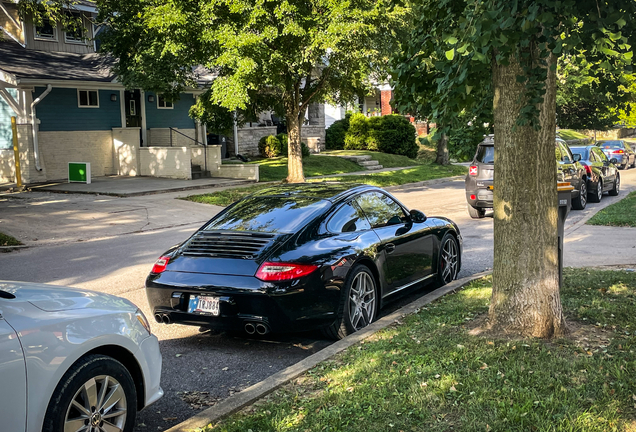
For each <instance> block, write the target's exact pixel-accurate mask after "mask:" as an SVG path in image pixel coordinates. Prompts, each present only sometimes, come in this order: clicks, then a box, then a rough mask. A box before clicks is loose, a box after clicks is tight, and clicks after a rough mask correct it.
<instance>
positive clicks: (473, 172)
mask: <svg viewBox="0 0 636 432" xmlns="http://www.w3.org/2000/svg"><path fill="white" fill-rule="evenodd" d="M478 172H479V168H477V165H472V166H471V167H470V168H468V174H470V175H472V176H476V175H477V173H478Z"/></svg>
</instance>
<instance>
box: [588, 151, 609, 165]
mask: <svg viewBox="0 0 636 432" xmlns="http://www.w3.org/2000/svg"><path fill="white" fill-rule="evenodd" d="M592 151H593V152H594V154H595V155H596V158H597V159H598V160H599V161H601V162H605V161H608V162H609V159H607V156H605V153H603V152H602V151H601V149H600V148H598V147H594V148H593V149H592Z"/></svg>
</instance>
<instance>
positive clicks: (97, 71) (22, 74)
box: [0, 41, 115, 82]
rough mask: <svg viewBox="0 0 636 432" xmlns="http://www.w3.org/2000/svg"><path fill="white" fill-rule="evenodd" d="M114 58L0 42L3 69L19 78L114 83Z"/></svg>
mask: <svg viewBox="0 0 636 432" xmlns="http://www.w3.org/2000/svg"><path fill="white" fill-rule="evenodd" d="M113 63H114V61H113V60H112V58H109V57H106V56H104V55H101V54H75V53H66V52H47V51H38V50H32V49H26V48H23V47H21V46H20V45H19V44H17V43H15V42H12V41H4V42H2V41H0V70H1V71H3V72H6V73H9V74H11V75H14V76H15V77H16V78H17V79H18V80H20V81H22V80H38V81H40V80H41V81H47V80H79V81H95V82H112V81H113V80H114V79H115V74H114V73H113V72H112V66H113Z"/></svg>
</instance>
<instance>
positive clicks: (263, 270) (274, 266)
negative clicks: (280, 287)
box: [256, 262, 318, 282]
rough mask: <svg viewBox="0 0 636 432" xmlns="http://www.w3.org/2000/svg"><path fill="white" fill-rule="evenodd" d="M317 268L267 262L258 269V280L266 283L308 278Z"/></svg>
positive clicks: (305, 265) (308, 265)
mask: <svg viewBox="0 0 636 432" xmlns="http://www.w3.org/2000/svg"><path fill="white" fill-rule="evenodd" d="M317 268H318V266H316V265H312V264H294V263H280V262H265V263H263V264H261V266H260V267H259V268H258V271H257V272H256V278H257V279H260V280H262V281H265V282H279V281H287V280H293V279H298V278H300V277H303V276H307V275H308V274H310V273H312V272H313V271H314V270H316V269H317Z"/></svg>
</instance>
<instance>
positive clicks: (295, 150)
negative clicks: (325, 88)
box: [287, 109, 305, 183]
mask: <svg viewBox="0 0 636 432" xmlns="http://www.w3.org/2000/svg"><path fill="white" fill-rule="evenodd" d="M300 114H301V113H300V112H299V110H298V109H296V110H295V111H294V110H293V109H288V110H287V148H288V150H287V157H288V159H287V182H288V183H303V182H304V181H305V174H304V171H303V153H302V148H301V145H300V137H301V128H302V124H303V123H302V121H301V115H300ZM304 117H305V113H304V112H303V113H302V118H304Z"/></svg>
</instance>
